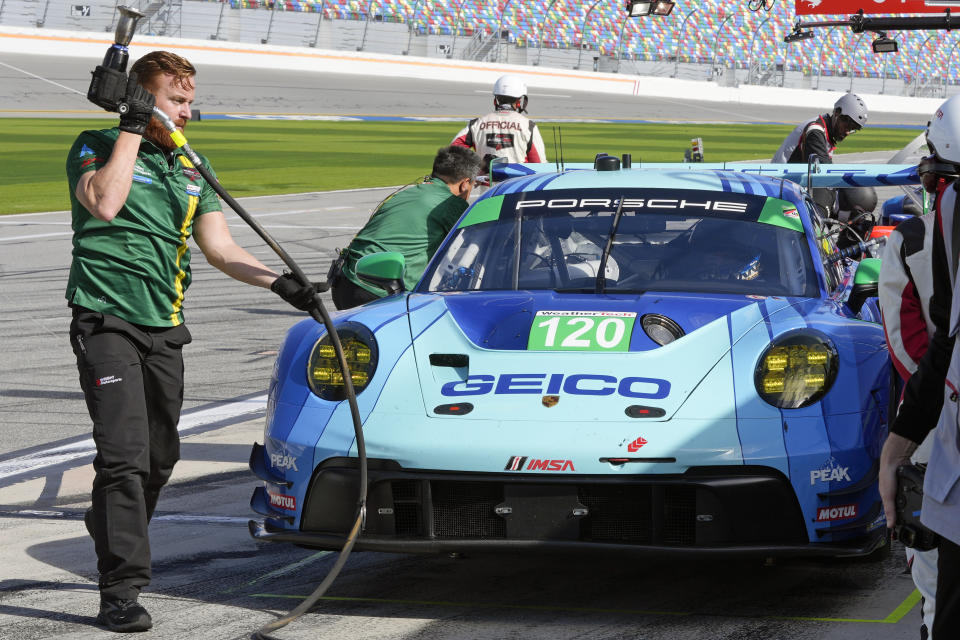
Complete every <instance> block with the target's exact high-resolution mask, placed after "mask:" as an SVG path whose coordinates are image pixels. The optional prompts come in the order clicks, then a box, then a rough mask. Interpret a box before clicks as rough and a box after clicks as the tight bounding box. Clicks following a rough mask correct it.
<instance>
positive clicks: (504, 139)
mask: <svg viewBox="0 0 960 640" xmlns="http://www.w3.org/2000/svg"><path fill="white" fill-rule="evenodd" d="M493 107H494V110H493V111H492V112H491V113H488V114H487V115H485V116H481V117H479V118H474V119H473V120H471V121H470V122H469V123H468V124H467V126H466V127H464V128H463V129H461V130H460V132H459V133H458V134H457V135H456V137H455V138H454V139H453V142H452V144H454V145H457V146H459V147H467V148H468V149H473V150H474V151H476V152H477V154H478V155H479V156H480V157H481V158H483V168H484V172H486V171H487V170H488V169H489V167H490V161H491V160H492V159H493V158H504V159H505V160H506V161H507V162H547V154H546V151H545V149H544V146H543V138H542V137H541V136H540V129H539V128H537V125H536V123H534V122H533V121H532V120H530V119H529V118H527V117H526V116H525V115H523V114H524V112H525V111H526V110H527V85H526V84H525V83H524V82H523V80H521V79H520V78H518V77H516V76H510V75H507V76H502V77H500V78H499V79H498V80H497V81H496V83H495V84H494V85H493Z"/></svg>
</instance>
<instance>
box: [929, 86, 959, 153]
mask: <svg viewBox="0 0 960 640" xmlns="http://www.w3.org/2000/svg"><path fill="white" fill-rule="evenodd" d="M927 146H928V147H930V151H931V152H932V153H933V155H935V156H936V158H937V160H939V161H941V162H946V163H950V164H955V165H960V96H952V97H951V98H948V99H947V100H946V101H945V102H944V103H943V104H941V105H940V108H939V109H937V112H936V113H935V114H933V117H932V118H931V119H930V122H929V123H928V124H927Z"/></svg>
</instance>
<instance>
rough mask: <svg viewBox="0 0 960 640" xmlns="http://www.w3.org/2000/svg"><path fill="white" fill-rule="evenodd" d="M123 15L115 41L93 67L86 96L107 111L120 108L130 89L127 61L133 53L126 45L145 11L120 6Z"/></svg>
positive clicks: (121, 15) (119, 21)
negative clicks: (101, 62) (128, 88)
mask: <svg viewBox="0 0 960 640" xmlns="http://www.w3.org/2000/svg"><path fill="white" fill-rule="evenodd" d="M117 11H119V12H120V19H119V20H117V30H116V32H115V35H114V43H113V44H112V45H110V48H109V49H107V53H106V55H104V56H103V64H101V65H98V66H97V68H96V69H94V70H93V78H91V80H90V88H89V89H87V100H89V101H90V102H92V103H93V104H95V105H97V106H98V107H102V108H104V109H106V110H107V111H117V110H118V109H119V106H120V103H121V102H122V101H123V99H124V96H125V95H126V91H127V61H129V59H130V53H129V51H127V45H129V44H130V40H132V39H133V34H134V32H135V31H136V30H137V21H138V20H140V18H142V17H144V16H143V14H142V13H140V12H139V11H137V10H136V9H131V8H130V7H124V6H120V7H117Z"/></svg>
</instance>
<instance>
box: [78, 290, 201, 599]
mask: <svg viewBox="0 0 960 640" xmlns="http://www.w3.org/2000/svg"><path fill="white" fill-rule="evenodd" d="M189 342H190V332H189V331H187V328H186V327H185V326H183V325H180V326H178V327H172V328H153V327H141V326H137V325H133V324H130V323H129V322H126V321H124V320H121V319H120V318H117V317H114V316H111V315H104V314H102V313H96V312H94V311H90V310H87V309H82V308H74V310H73V322H72V323H71V324H70V343H71V345H72V346H73V352H74V354H76V356H77V369H78V370H79V372H80V386H81V387H82V388H83V395H84V397H85V398H86V401H87V410H88V411H89V412H90V418H91V419H92V420H93V440H94V442H95V443H96V446H97V455H96V457H95V458H94V460H93V467H94V470H95V471H96V477H95V478H94V481H93V522H92V525H93V536H94V544H95V547H96V550H97V570H98V571H99V572H100V595H101V597H102V598H106V599H134V598H136V597H137V595H138V594H139V593H140V589H141V588H142V587H143V586H145V585H147V584H149V583H150V541H149V538H148V536H147V524H148V523H149V521H150V518H151V516H152V515H153V510H154V509H155V508H156V506H157V498H158V497H159V495H160V488H161V487H163V485H164V484H166V482H167V480H168V479H169V478H170V474H171V472H172V471H173V465H174V464H175V463H176V462H177V460H179V459H180V438H179V435H178V433H177V423H178V421H179V420H180V408H181V406H182V404H183V357H182V353H181V351H182V347H183V345H185V344H187V343H189Z"/></svg>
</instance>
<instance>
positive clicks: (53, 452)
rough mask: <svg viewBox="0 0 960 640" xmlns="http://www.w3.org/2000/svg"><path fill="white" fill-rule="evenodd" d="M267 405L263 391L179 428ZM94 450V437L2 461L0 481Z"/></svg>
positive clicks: (195, 415) (197, 415) (189, 417)
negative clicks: (258, 394) (261, 393)
mask: <svg viewBox="0 0 960 640" xmlns="http://www.w3.org/2000/svg"><path fill="white" fill-rule="evenodd" d="M266 407H267V396H266V394H263V395H260V396H256V397H254V398H249V399H247V400H238V401H234V402H229V403H225V404H222V405H218V406H215V407H211V408H209V409H202V410H200V411H194V412H189V413H184V414H183V415H181V416H180V424H179V425H177V431H179V432H180V433H186V432H188V431H190V430H192V429H196V428H198V427H203V426H206V425H208V424H213V423H215V422H220V421H221V420H227V419H230V418H236V417H238V416H242V415H246V414H250V413H257V412H260V411H263V410H265V409H266ZM95 453H96V446H95V445H94V443H93V438H87V439H86V440H82V441H80V442H74V443H72V444H66V445H62V446H59V447H53V448H52V449H45V450H43V451H36V452H34V453H29V454H27V455H25V456H20V457H19V458H13V459H12V460H6V461H5V462H0V480H4V479H6V478H10V477H12V476H16V475H20V474H24V473H31V472H34V471H37V470H39V469H45V468H46V467H52V466H53V465H57V464H60V463H63V462H69V461H71V460H76V459H77V458H83V457H87V456H93V455H94V454H95Z"/></svg>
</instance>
